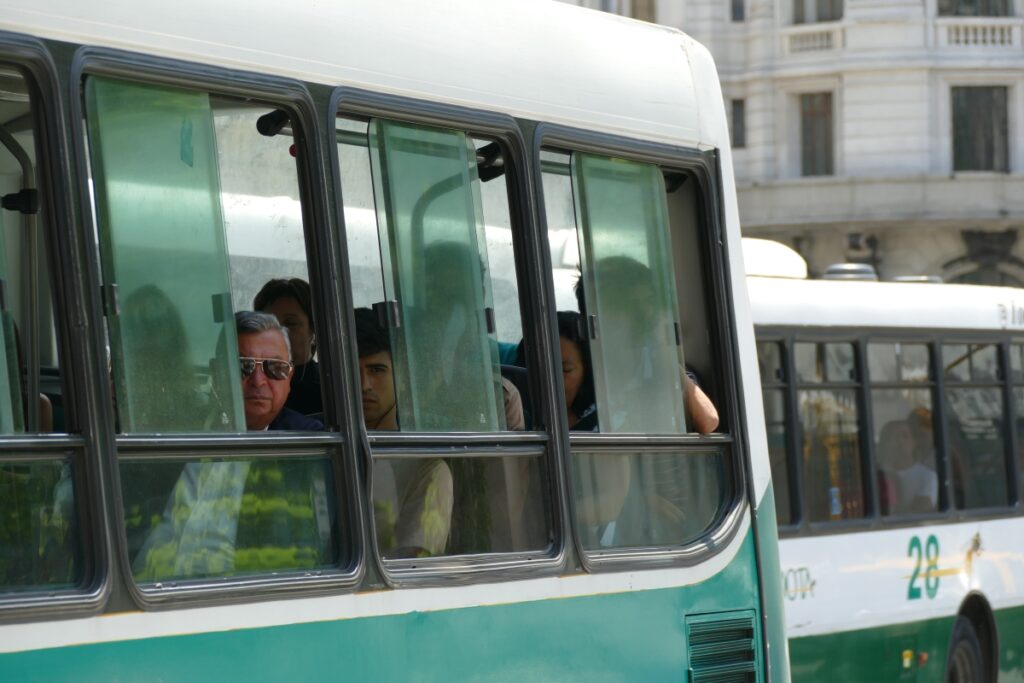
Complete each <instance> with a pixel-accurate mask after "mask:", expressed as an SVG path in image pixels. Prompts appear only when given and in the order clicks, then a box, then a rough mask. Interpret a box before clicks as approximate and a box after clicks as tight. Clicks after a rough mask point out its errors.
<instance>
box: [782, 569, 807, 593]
mask: <svg viewBox="0 0 1024 683" xmlns="http://www.w3.org/2000/svg"><path fill="white" fill-rule="evenodd" d="M814 584H815V581H814V579H813V578H812V577H811V570H810V569H808V568H807V567H797V568H796V569H787V570H786V572H785V574H783V575H782V589H783V590H784V591H785V593H786V598H788V599H789V600H798V599H799V600H804V599H806V598H813V597H814Z"/></svg>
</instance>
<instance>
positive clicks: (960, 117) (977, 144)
mask: <svg viewBox="0 0 1024 683" xmlns="http://www.w3.org/2000/svg"><path fill="white" fill-rule="evenodd" d="M952 92H953V95H952V98H953V170H954V171H1000V172H1003V173H1006V172H1008V171H1009V170H1010V164H1009V145H1008V138H1009V135H1008V132H1009V130H1008V126H1007V111H1006V100H1007V88H1006V86H969V87H956V88H953V89H952Z"/></svg>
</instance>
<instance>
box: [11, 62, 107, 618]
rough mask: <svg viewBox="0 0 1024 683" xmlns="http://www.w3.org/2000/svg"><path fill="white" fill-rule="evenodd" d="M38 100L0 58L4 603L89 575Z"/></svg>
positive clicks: (80, 454)
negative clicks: (51, 257) (57, 313)
mask: <svg viewBox="0 0 1024 683" xmlns="http://www.w3.org/2000/svg"><path fill="white" fill-rule="evenodd" d="M43 106H44V103H43V102H42V100H41V99H40V97H39V96H38V91H37V89H36V88H35V84H34V83H33V81H32V80H31V79H30V78H29V77H28V75H27V74H26V73H25V72H23V71H22V70H21V69H19V68H18V66H17V65H15V64H6V63H2V62H0V197H2V199H3V209H2V210H0V602H2V601H3V600H4V598H10V597H23V596H24V594H26V593H31V592H36V591H46V592H47V594H50V595H53V594H55V593H56V594H58V595H59V593H60V592H61V591H63V590H65V589H71V588H74V587H76V586H79V585H81V584H83V583H84V582H85V581H86V580H87V570H86V562H85V559H86V553H85V552H84V548H83V545H82V533H81V524H80V519H81V517H80V513H79V511H80V510H81V509H84V508H83V505H82V500H81V498H82V496H83V493H84V490H85V487H84V481H85V480H84V478H83V472H84V469H85V468H84V464H85V463H84V458H85V453H84V450H83V447H82V443H81V439H80V438H79V437H77V436H75V435H73V434H69V432H76V431H78V430H77V429H76V428H74V425H73V424H71V421H70V420H69V419H68V411H67V410H66V406H65V401H64V399H65V394H64V385H65V383H64V381H63V377H62V368H61V363H60V358H59V355H58V348H59V344H58V338H57V332H56V327H55V324H54V298H53V296H52V295H51V289H50V283H51V272H52V271H51V268H52V266H51V264H50V263H48V260H47V259H46V258H45V254H47V253H50V250H49V249H47V244H48V242H49V239H51V238H50V227H51V226H50V222H51V221H52V219H53V217H52V216H48V215H47V214H46V211H45V207H46V206H47V205H48V204H47V203H46V202H41V201H40V193H41V192H46V191H48V189H46V188H43V189H40V187H39V186H40V184H41V182H42V178H43V177H44V175H46V174H48V173H47V169H45V168H41V165H43V164H45V163H46V159H47V158H51V157H49V156H47V155H46V154H44V153H43V152H44V150H45V145H46V144H47V143H46V140H47V136H46V135H45V134H44V131H42V130H41V129H40V128H39V126H38V124H37V122H39V121H41V120H42V117H41V116H40V110H41V108H42V107H43ZM41 207H43V208H41ZM44 434H46V437H45V439H46V441H43V438H44V437H43V435H44ZM56 435H61V436H62V437H63V438H60V437H57V436H56ZM15 440H17V442H15Z"/></svg>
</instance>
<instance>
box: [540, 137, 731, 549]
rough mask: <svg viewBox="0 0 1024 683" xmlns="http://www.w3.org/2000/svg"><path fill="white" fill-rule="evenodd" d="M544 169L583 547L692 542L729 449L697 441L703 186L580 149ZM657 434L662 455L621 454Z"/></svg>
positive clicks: (701, 403)
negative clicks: (585, 436)
mask: <svg viewBox="0 0 1024 683" xmlns="http://www.w3.org/2000/svg"><path fill="white" fill-rule="evenodd" d="M541 163H542V170H543V171H544V175H543V181H544V203H545V212H546V217H547V226H548V241H549V244H550V246H551V250H552V263H553V267H554V271H553V273H552V276H553V280H554V282H555V290H556V291H555V296H556V300H557V301H558V306H559V308H562V309H563V310H561V311H559V312H558V324H559V336H560V351H561V363H562V376H563V392H564V396H565V401H566V405H565V415H566V420H567V427H568V428H569V429H570V430H571V432H572V434H573V438H572V443H573V446H572V453H573V458H572V495H573V497H574V499H575V511H576V516H577V519H576V524H577V529H578V531H579V533H580V535H581V536H582V539H583V544H584V547H585V548H586V549H587V550H589V551H591V552H592V553H594V554H599V553H602V552H606V551H610V550H614V549H621V548H635V547H646V546H677V547H678V546H683V545H686V544H689V543H692V542H693V541H695V540H696V539H698V538H700V537H701V536H702V535H703V534H705V533H706V532H708V531H709V530H710V529H712V528H713V527H714V526H715V524H716V522H717V521H718V519H719V515H720V514H721V513H722V511H723V509H724V506H725V504H726V502H727V500H728V493H729V492H730V480H729V478H728V473H729V471H730V469H729V449H728V448H727V447H725V446H724V445H722V444H721V443H714V442H713V440H704V439H701V438H700V435H702V434H709V433H711V432H713V431H716V430H717V429H718V423H719V418H718V414H717V407H716V406H715V404H714V400H713V397H714V396H715V395H716V392H715V384H714V383H715V380H716V378H717V373H716V372H715V368H716V367H720V366H718V365H716V363H715V361H714V354H713V352H712V347H711V346H710V345H709V340H710V339H711V338H714V335H715V330H714V326H713V325H711V326H710V329H709V320H711V319H712V318H711V316H710V311H708V310H707V309H706V308H705V306H704V303H703V302H704V300H705V299H704V296H705V289H704V286H705V285H704V283H705V282H706V280H705V279H704V277H703V276H702V274H703V273H706V272H707V263H706V262H705V261H704V260H703V259H702V254H703V251H702V248H701V241H700V235H701V233H702V231H704V230H706V224H705V223H704V220H703V219H702V217H701V215H700V214H701V210H702V209H701V206H702V200H703V197H702V194H701V186H700V183H699V182H698V181H697V179H696V176H695V175H694V174H692V173H690V172H684V171H675V170H670V169H663V168H661V167H659V166H657V165H654V164H650V163H642V162H638V161H631V160H626V159H622V158H616V157H608V156H602V155H596V154H586V153H581V152H563V151H559V150H545V151H543V152H542V155H541ZM684 351H685V352H684ZM587 433H590V434H591V435H592V436H591V437H590V438H586V439H584V438H583V437H584V435H585V434H587ZM594 433H597V434H600V435H601V436H602V437H603V438H601V439H597V438H595V437H594V436H593V434H594ZM653 435H657V436H658V437H659V440H658V445H657V446H653V445H651V446H650V447H648V448H639V449H638V448H636V447H635V446H630V445H629V444H633V443H635V442H636V438H637V437H645V436H653ZM723 440H724V439H723Z"/></svg>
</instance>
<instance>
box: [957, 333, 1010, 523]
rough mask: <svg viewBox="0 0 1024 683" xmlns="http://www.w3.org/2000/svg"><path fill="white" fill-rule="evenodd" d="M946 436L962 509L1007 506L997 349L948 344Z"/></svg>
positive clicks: (1003, 410) (984, 346) (1002, 409)
mask: <svg viewBox="0 0 1024 683" xmlns="http://www.w3.org/2000/svg"><path fill="white" fill-rule="evenodd" d="M942 364H943V367H944V368H945V373H946V384H945V392H946V395H945V401H946V406H947V410H946V434H947V438H948V442H949V463H950V467H951V468H952V475H953V477H952V478H953V499H954V502H955V504H956V507H957V508H958V509H972V508H988V507H996V506H1002V505H1007V504H1009V501H1010V494H1009V489H1008V485H1007V480H1006V471H1007V470H1006V444H1005V437H1004V425H1005V424H1006V409H1005V407H1004V405H1003V390H1002V386H1001V382H1000V381H999V380H998V377H999V376H1000V374H1001V373H1000V372H999V363H998V346H996V345H995V344H945V345H943V347H942Z"/></svg>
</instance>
